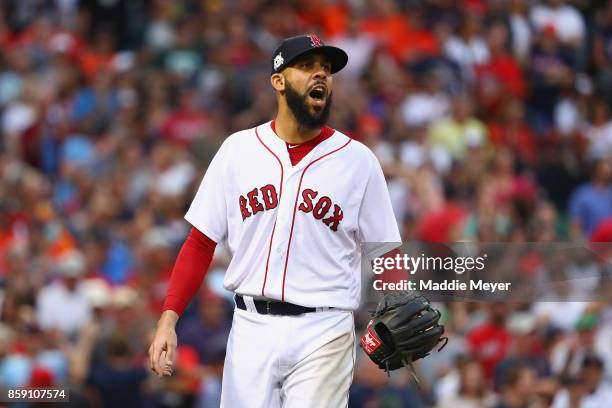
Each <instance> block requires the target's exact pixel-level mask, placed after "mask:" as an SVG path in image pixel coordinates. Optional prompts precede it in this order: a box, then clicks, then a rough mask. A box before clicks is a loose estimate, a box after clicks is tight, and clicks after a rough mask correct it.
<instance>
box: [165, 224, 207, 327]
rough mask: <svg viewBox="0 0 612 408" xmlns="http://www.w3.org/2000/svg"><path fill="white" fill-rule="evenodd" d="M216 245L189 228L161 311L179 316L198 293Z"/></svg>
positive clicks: (194, 229) (197, 231) (200, 233)
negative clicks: (173, 312)
mask: <svg viewBox="0 0 612 408" xmlns="http://www.w3.org/2000/svg"><path fill="white" fill-rule="evenodd" d="M216 246H217V243H216V242H215V241H213V240H212V239H210V238H209V237H207V236H206V235H204V234H203V233H202V232H200V231H199V230H197V229H196V228H191V231H190V232H189V235H188V236H187V239H185V242H184V243H183V246H182V247H181V250H180V252H179V254H178V257H177V258H176V262H175V263H174V268H173V269H172V275H171V276H170V284H169V286H168V292H167V293H166V299H165V300H164V306H163V308H162V310H164V311H165V310H173V311H175V312H176V313H177V314H178V315H179V316H180V315H181V314H182V313H183V312H184V311H185V308H186V307H187V305H188V304H189V302H190V301H191V298H193V295H195V293H196V292H197V291H198V289H199V288H200V285H201V284H202V280H203V279H204V276H205V275H206V272H208V267H209V266H210V262H211V261H212V258H213V254H214V252H215V248H216Z"/></svg>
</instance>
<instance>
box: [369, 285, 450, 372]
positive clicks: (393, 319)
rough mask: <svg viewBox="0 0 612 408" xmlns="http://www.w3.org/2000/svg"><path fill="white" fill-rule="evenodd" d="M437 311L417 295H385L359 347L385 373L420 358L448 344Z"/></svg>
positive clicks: (416, 293)
mask: <svg viewBox="0 0 612 408" xmlns="http://www.w3.org/2000/svg"><path fill="white" fill-rule="evenodd" d="M438 320H440V312H439V311H438V310H435V309H433V308H432V307H431V305H430V304H429V300H428V299H427V298H426V297H425V296H423V295H421V294H420V293H418V292H414V291H401V292H394V293H391V294H388V295H385V296H384V297H383V298H382V299H381V300H380V302H379V303H378V306H377V307H376V311H375V312H374V315H373V316H372V320H370V323H369V324H368V329H367V331H366V332H365V333H364V334H363V336H362V337H361V347H362V348H363V350H364V351H365V352H366V354H367V355H368V356H369V357H370V358H371V359H372V361H374V362H375V363H376V364H377V365H378V367H380V368H381V369H384V370H385V371H387V372H389V371H390V370H396V369H398V368H401V367H404V366H408V365H410V364H411V363H412V362H414V361H416V360H418V359H420V358H423V357H425V356H427V355H429V353H430V352H431V350H432V349H433V348H434V347H436V345H437V344H438V343H440V342H443V343H444V344H442V347H440V349H439V350H438V351H440V350H441V349H442V348H443V347H444V346H445V345H446V343H447V342H448V339H447V338H446V337H443V334H444V326H442V325H441V324H438Z"/></svg>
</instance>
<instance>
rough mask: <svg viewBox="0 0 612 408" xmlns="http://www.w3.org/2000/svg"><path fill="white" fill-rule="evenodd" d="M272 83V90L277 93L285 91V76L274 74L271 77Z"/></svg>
mask: <svg viewBox="0 0 612 408" xmlns="http://www.w3.org/2000/svg"><path fill="white" fill-rule="evenodd" d="M270 83H271V84H272V88H274V89H275V90H276V91H284V90H285V76H284V75H283V74H279V73H276V74H272V76H271V77H270Z"/></svg>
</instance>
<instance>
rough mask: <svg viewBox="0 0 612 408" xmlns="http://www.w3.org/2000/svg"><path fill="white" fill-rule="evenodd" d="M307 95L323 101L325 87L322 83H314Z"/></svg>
mask: <svg viewBox="0 0 612 408" xmlns="http://www.w3.org/2000/svg"><path fill="white" fill-rule="evenodd" d="M308 95H309V96H310V97H311V98H312V99H314V100H315V101H323V100H324V99H325V87H324V86H322V85H315V86H314V87H313V88H312V89H311V90H310V92H309V93H308Z"/></svg>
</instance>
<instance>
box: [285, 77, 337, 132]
mask: <svg viewBox="0 0 612 408" xmlns="http://www.w3.org/2000/svg"><path fill="white" fill-rule="evenodd" d="M285 100H286V101H287V106H288V107H289V110H291V113H293V116H294V117H295V119H296V120H297V122H298V124H299V125H300V126H301V127H304V128H306V129H316V128H320V127H322V126H323V125H325V123H327V119H328V118H329V111H330V109H331V105H332V94H331V92H330V93H329V95H328V96H327V97H326V98H325V106H324V107H323V109H321V111H319V112H316V111H315V112H312V111H311V110H310V107H309V105H308V93H305V94H303V95H300V93H299V92H298V91H297V90H296V89H295V88H294V87H292V86H291V84H290V83H289V81H285Z"/></svg>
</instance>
